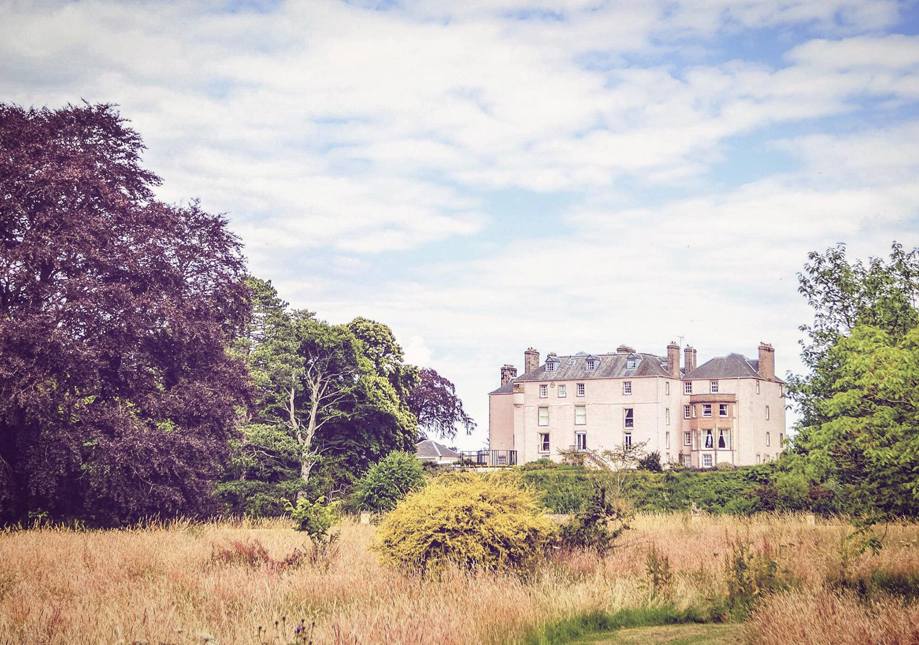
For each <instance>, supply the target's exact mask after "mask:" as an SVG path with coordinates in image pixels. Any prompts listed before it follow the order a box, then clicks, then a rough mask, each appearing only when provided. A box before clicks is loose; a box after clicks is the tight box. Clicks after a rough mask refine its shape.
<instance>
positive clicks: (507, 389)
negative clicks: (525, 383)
mask: <svg viewBox="0 0 919 645" xmlns="http://www.w3.org/2000/svg"><path fill="white" fill-rule="evenodd" d="M516 380H517V379H512V380H510V381H508V382H507V383H505V384H504V385H502V386H501V387H499V388H498V389H497V390H492V391H491V392H489V394H513V393H514V381H516Z"/></svg>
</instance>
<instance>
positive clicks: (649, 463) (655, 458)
mask: <svg viewBox="0 0 919 645" xmlns="http://www.w3.org/2000/svg"><path fill="white" fill-rule="evenodd" d="M638 467H639V468H641V469H642V470H648V471H651V472H652V473H659V472H661V471H663V470H664V468H663V466H661V453H659V452H657V451H656V450H655V451H654V452H649V453H648V454H647V455H645V456H644V457H642V458H641V459H639V460H638Z"/></svg>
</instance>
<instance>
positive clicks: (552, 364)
mask: <svg viewBox="0 0 919 645" xmlns="http://www.w3.org/2000/svg"><path fill="white" fill-rule="evenodd" d="M556 369H558V361H546V371H547V372H554V371H555V370H556Z"/></svg>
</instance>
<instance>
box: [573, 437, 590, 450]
mask: <svg viewBox="0 0 919 645" xmlns="http://www.w3.org/2000/svg"><path fill="white" fill-rule="evenodd" d="M574 449H575V450H577V451H578V452H581V451H583V450H587V433H586V432H575V433H574Z"/></svg>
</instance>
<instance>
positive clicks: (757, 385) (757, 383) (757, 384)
mask: <svg viewBox="0 0 919 645" xmlns="http://www.w3.org/2000/svg"><path fill="white" fill-rule="evenodd" d="M756 393H757V394H759V381H758V380H757V381H756Z"/></svg>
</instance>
